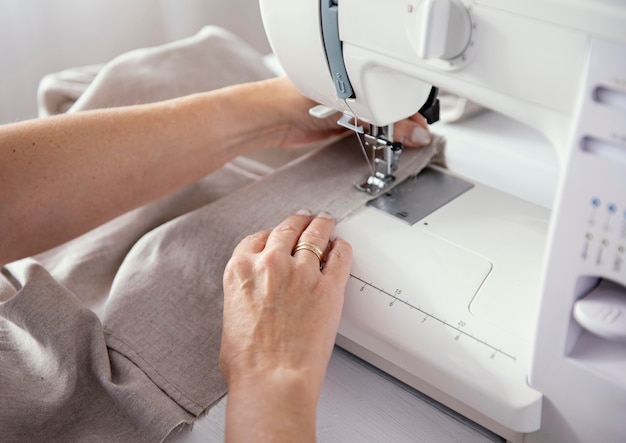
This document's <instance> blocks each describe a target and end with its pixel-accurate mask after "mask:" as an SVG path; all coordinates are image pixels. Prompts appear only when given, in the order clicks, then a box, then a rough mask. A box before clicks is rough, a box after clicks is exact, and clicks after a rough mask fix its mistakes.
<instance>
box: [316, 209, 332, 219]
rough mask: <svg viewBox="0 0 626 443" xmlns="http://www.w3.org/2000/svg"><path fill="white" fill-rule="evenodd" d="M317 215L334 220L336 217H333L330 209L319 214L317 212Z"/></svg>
mask: <svg viewBox="0 0 626 443" xmlns="http://www.w3.org/2000/svg"><path fill="white" fill-rule="evenodd" d="M317 216H318V217H320V218H328V219H330V220H334V219H335V217H333V214H331V213H330V212H328V211H323V212H320V213H319V214H317Z"/></svg>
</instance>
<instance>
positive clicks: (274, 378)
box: [226, 371, 318, 443]
mask: <svg viewBox="0 0 626 443" xmlns="http://www.w3.org/2000/svg"><path fill="white" fill-rule="evenodd" d="M312 385H314V383H311V382H309V381H307V378H306V377H304V376H302V374H299V373H286V371H283V372H279V371H277V372H275V373H269V374H264V375H263V376H262V377H259V378H258V379H255V378H254V377H253V378H251V379H248V380H241V381H238V382H236V383H234V384H232V385H231V386H230V389H229V392H228V400H227V401H228V404H227V412H226V442H227V443H237V442H250V441H262V442H268V443H276V442H294V441H297V442H303V443H305V442H311V443H313V442H315V415H316V408H317V397H318V394H317V393H316V392H314V388H312Z"/></svg>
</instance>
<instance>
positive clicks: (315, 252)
mask: <svg viewBox="0 0 626 443" xmlns="http://www.w3.org/2000/svg"><path fill="white" fill-rule="evenodd" d="M334 227H335V219H334V218H333V216H332V215H331V214H330V213H328V212H322V213H320V214H318V215H317V216H316V217H313V215H312V214H311V212H310V211H307V210H301V211H298V212H297V213H296V214H294V215H291V216H289V217H287V218H286V219H285V220H283V221H282V222H281V223H280V224H279V225H278V226H276V227H275V228H274V229H270V230H265V231H260V232H257V233H255V234H252V235H249V236H248V237H246V238H244V239H243V240H242V241H241V242H240V243H239V245H237V247H236V248H235V251H234V252H233V255H235V254H237V255H247V254H258V253H261V252H264V251H276V252H279V253H281V255H282V254H285V255H293V258H294V260H296V262H300V263H306V264H307V266H315V268H317V269H319V267H320V265H321V262H322V261H325V263H326V266H325V267H324V269H325V270H327V271H326V272H325V273H326V274H331V273H335V274H337V275H344V274H347V273H348V272H349V268H350V263H351V260H352V249H351V247H350V245H349V244H348V243H347V242H345V241H343V240H335V241H334V242H332V243H331V242H330V236H331V233H332V230H333V228H334ZM326 254H327V255H326ZM329 268H330V270H329Z"/></svg>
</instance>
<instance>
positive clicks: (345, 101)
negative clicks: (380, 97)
mask: <svg viewBox="0 0 626 443" xmlns="http://www.w3.org/2000/svg"><path fill="white" fill-rule="evenodd" d="M343 102H344V103H345V104H346V107H347V108H348V109H349V110H350V113H351V114H352V116H353V117H354V127H355V129H354V134H355V135H356V138H357V140H358V141H359V145H360V146H361V152H363V156H364V157H365V162H366V163H367V166H368V168H369V170H370V174H371V175H374V167H373V166H372V162H371V161H370V158H369V157H368V156H367V150H366V149H365V145H364V144H363V140H361V135H360V134H359V132H358V131H357V130H356V128H357V127H358V126H359V118H358V117H357V116H356V113H355V112H354V111H353V110H352V108H351V107H350V105H349V104H348V100H346V99H344V101H343Z"/></svg>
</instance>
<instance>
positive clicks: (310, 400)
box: [220, 211, 352, 441]
mask: <svg viewBox="0 0 626 443" xmlns="http://www.w3.org/2000/svg"><path fill="white" fill-rule="evenodd" d="M334 224H335V223H334V221H333V219H332V218H331V216H330V215H328V214H324V213H323V214H320V215H319V216H317V217H315V218H313V217H312V216H311V215H310V214H309V213H307V212H306V211H300V212H299V213H298V214H296V215H293V216H291V217H288V218H287V219H286V220H285V221H283V222H282V223H281V224H280V225H278V226H277V227H276V228H274V229H273V230H271V231H264V232H260V233H257V234H254V235H251V236H249V237H247V238H246V239H244V240H243V241H242V242H241V243H240V244H239V245H238V246H237V248H236V249H235V251H234V253H233V256H232V258H231V260H230V261H229V263H228V265H227V267H226V270H225V273H224V326H223V333H222V348H221V355H220V364H221V368H222V372H223V374H224V377H225V379H226V381H227V383H228V385H229V396H228V408H227V420H226V421H227V426H226V433H227V440H229V441H238V440H240V439H241V440H242V441H276V440H281V441H307V440H311V441H314V438H315V411H316V407H317V401H318V398H319V395H320V392H321V388H322V384H323V380H324V376H325V373H326V367H327V365H328V361H329V359H330V355H331V352H332V349H333V345H334V340H335V335H336V333H337V329H338V327H339V319H340V316H341V309H342V306H343V294H344V290H345V286H346V283H347V281H348V276H349V270H350V265H351V261H352V250H351V247H350V245H349V244H348V243H346V242H345V241H342V240H340V239H335V240H332V241H330V234H331V230H332V228H333V227H334ZM301 242H309V243H312V244H314V245H316V246H317V247H318V248H319V249H320V250H322V251H327V252H326V253H325V256H324V261H325V263H324V266H323V267H322V268H321V269H320V260H319V259H318V257H317V256H316V254H315V253H314V252H312V251H311V250H306V249H302V250H299V251H297V252H295V253H293V254H292V251H293V250H294V248H295V247H296V245H297V244H299V243H301ZM279 437H280V438H279Z"/></svg>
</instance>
